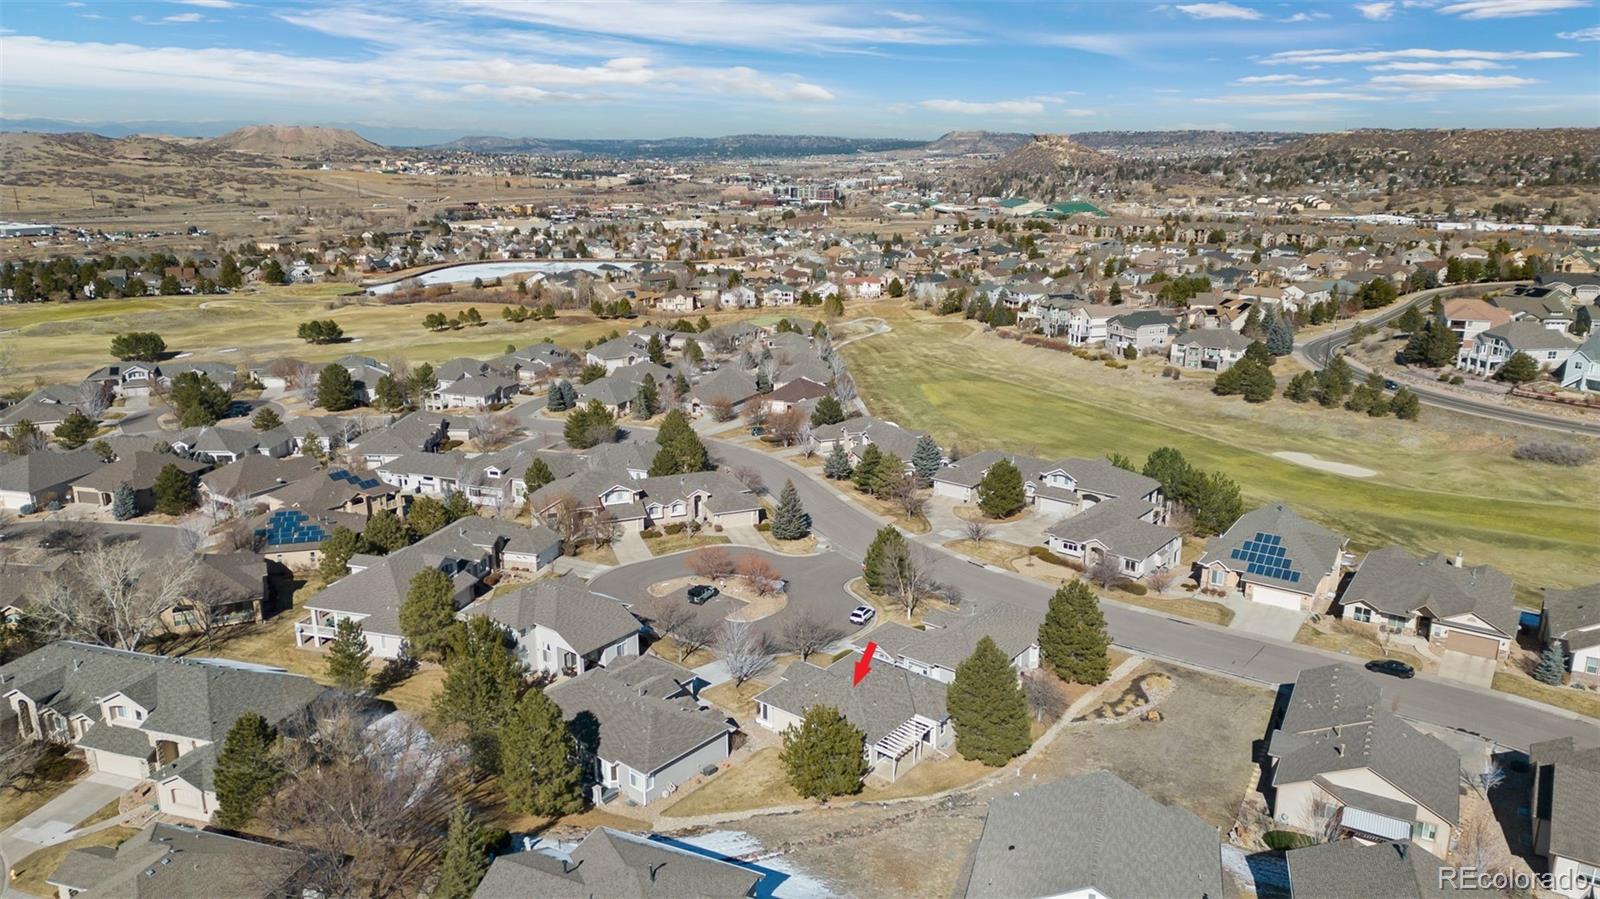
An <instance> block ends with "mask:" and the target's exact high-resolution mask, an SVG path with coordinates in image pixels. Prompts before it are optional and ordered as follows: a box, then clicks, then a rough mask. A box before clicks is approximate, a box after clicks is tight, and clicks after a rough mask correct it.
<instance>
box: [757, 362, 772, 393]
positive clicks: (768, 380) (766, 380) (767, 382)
mask: <svg viewBox="0 0 1600 899" xmlns="http://www.w3.org/2000/svg"><path fill="white" fill-rule="evenodd" d="M771 392H772V376H771V375H769V374H767V368H766V366H762V367H760V368H758V369H756V393H760V394H768V393H771Z"/></svg>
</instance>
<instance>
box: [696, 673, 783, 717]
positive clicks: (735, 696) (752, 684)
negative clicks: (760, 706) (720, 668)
mask: <svg viewBox="0 0 1600 899" xmlns="http://www.w3.org/2000/svg"><path fill="white" fill-rule="evenodd" d="M767 686H768V685H767V684H764V683H762V682H761V681H758V680H747V681H745V682H744V683H742V684H737V685H735V684H734V682H733V681H731V680H730V681H724V682H722V683H720V684H717V685H716V686H715V687H707V688H706V689H704V690H702V691H700V698H702V699H704V700H705V701H707V702H709V703H711V704H712V705H715V706H716V707H717V708H719V709H722V710H723V711H724V712H727V713H728V714H729V715H732V716H733V717H735V718H738V719H740V720H749V719H751V718H754V717H755V714H756V702H755V698H756V694H757V693H760V692H761V691H762V690H765V689H766V688H767Z"/></svg>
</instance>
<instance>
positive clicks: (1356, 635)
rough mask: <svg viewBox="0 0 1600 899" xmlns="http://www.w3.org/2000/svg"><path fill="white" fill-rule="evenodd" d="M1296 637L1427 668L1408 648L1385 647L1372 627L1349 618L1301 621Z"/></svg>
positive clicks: (1362, 655) (1342, 650)
mask: <svg viewBox="0 0 1600 899" xmlns="http://www.w3.org/2000/svg"><path fill="white" fill-rule="evenodd" d="M1294 641H1295V642H1296V643H1304V644H1306V645H1307V646H1315V647H1317V648H1319V649H1330V650H1333V651H1334V652H1339V653H1344V654H1345V655H1351V656H1355V657H1357V658H1361V659H1399V660H1400V661H1402V662H1405V663H1406V664H1407V665H1410V666H1411V667H1413V668H1415V669H1417V670H1418V671H1425V670H1427V668H1428V665H1427V663H1426V662H1424V661H1423V660H1422V659H1421V658H1420V657H1418V656H1415V655H1413V654H1411V653H1409V652H1403V651H1401V650H1398V649H1387V650H1386V649H1385V648H1384V646H1383V644H1381V643H1379V642H1378V638H1377V636H1376V635H1375V632H1374V631H1373V630H1372V629H1371V628H1367V627H1361V626H1359V625H1354V624H1351V623H1349V622H1347V621H1338V620H1331V619H1325V620H1323V621H1320V622H1317V623H1316V624H1313V623H1311V622H1309V621H1307V622H1306V623H1305V624H1302V625H1300V632H1299V633H1297V634H1295V635H1294Z"/></svg>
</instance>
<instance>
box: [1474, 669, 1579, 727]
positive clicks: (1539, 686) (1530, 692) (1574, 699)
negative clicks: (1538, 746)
mask: <svg viewBox="0 0 1600 899" xmlns="http://www.w3.org/2000/svg"><path fill="white" fill-rule="evenodd" d="M1492 686H1493V687H1494V688H1495V689H1496V690H1499V691H1500V692H1502V693H1510V694H1511V695H1513V696H1521V697H1522V698H1523V699H1531V700H1533V701H1534V702H1542V703H1544V704H1546V705H1553V706H1555V707H1557V708H1562V709H1566V710H1567V711H1569V712H1577V713H1578V714H1580V715H1587V716H1589V717H1590V718H1600V696H1597V695H1595V694H1594V693H1592V692H1590V691H1588V690H1582V689H1574V688H1572V687H1557V686H1553V685H1551V684H1544V683H1540V682H1539V681H1536V680H1534V679H1533V678H1530V677H1527V676H1526V675H1523V674H1521V673H1520V672H1511V671H1496V672H1495V673H1494V683H1493V684H1492Z"/></svg>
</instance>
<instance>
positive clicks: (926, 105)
mask: <svg viewBox="0 0 1600 899" xmlns="http://www.w3.org/2000/svg"><path fill="white" fill-rule="evenodd" d="M917 105H918V106H920V107H922V108H923V109H931V110H933V111H934V112H950V113H956V114H958V115H1001V116H1016V117H1025V116H1040V115H1044V103H1043V102H1041V101H1039V100H993V101H989V102H974V101H971V100H923V101H922V102H921V103H918V104H917Z"/></svg>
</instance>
